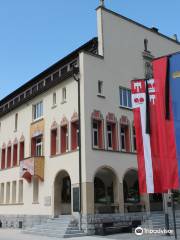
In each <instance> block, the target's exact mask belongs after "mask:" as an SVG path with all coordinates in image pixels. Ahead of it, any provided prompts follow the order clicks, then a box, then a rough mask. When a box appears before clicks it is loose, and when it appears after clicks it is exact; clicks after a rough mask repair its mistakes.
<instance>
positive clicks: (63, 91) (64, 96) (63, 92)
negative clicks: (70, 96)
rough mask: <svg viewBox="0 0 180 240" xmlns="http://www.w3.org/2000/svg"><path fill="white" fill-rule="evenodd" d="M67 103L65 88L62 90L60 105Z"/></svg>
mask: <svg viewBox="0 0 180 240" xmlns="http://www.w3.org/2000/svg"><path fill="white" fill-rule="evenodd" d="M66 101H67V88H66V87H63V88H62V103H65V102H66Z"/></svg>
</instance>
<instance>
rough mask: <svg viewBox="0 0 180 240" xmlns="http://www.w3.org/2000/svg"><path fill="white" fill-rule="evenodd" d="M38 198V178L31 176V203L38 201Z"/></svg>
mask: <svg viewBox="0 0 180 240" xmlns="http://www.w3.org/2000/svg"><path fill="white" fill-rule="evenodd" d="M38 199H39V179H38V178H37V177H35V176H34V177H33V203H38Z"/></svg>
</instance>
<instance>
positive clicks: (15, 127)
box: [14, 113, 18, 131]
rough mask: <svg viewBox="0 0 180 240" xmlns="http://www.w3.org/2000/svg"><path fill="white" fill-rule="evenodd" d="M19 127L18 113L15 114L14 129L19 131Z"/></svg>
mask: <svg viewBox="0 0 180 240" xmlns="http://www.w3.org/2000/svg"><path fill="white" fill-rule="evenodd" d="M17 127H18V113H16V114H15V124H14V131H17Z"/></svg>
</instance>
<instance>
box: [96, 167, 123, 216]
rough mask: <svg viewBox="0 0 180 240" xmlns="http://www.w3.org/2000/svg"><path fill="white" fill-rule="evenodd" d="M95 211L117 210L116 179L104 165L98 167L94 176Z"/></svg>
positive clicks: (107, 211)
mask: <svg viewBox="0 0 180 240" xmlns="http://www.w3.org/2000/svg"><path fill="white" fill-rule="evenodd" d="M94 205H95V213H115V212H118V211H119V203H118V179H117V177H116V175H115V173H114V172H113V171H112V170H111V169H109V168H106V167H103V168H101V169H99V171H98V172H97V173H96V175H95V178H94Z"/></svg>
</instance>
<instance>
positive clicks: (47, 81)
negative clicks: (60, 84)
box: [45, 76, 51, 85]
mask: <svg viewBox="0 0 180 240" xmlns="http://www.w3.org/2000/svg"><path fill="white" fill-rule="evenodd" d="M50 82H51V76H49V77H47V78H46V79H45V84H46V85H48V84H50Z"/></svg>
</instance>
